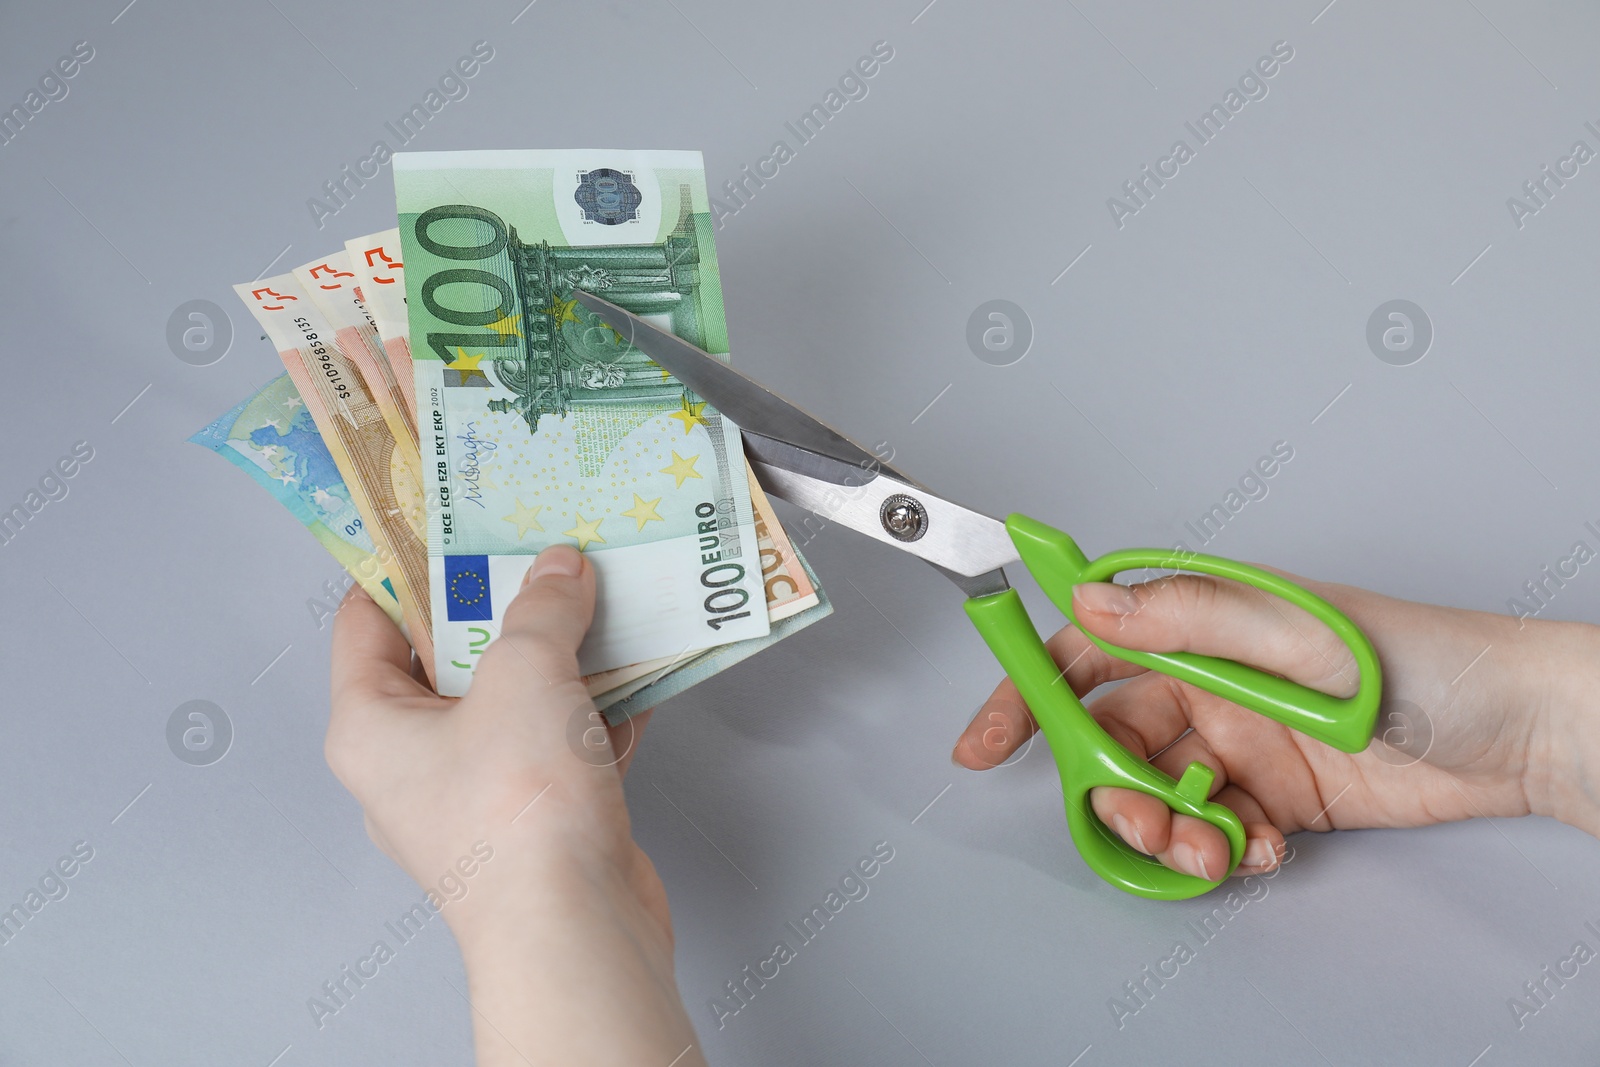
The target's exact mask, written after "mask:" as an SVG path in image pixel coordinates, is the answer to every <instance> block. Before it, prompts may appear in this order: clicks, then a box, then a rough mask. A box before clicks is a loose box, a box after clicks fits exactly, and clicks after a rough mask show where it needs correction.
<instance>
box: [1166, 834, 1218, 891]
mask: <svg viewBox="0 0 1600 1067" xmlns="http://www.w3.org/2000/svg"><path fill="white" fill-rule="evenodd" d="M1172 863H1173V865H1174V866H1176V867H1177V868H1178V870H1180V871H1182V872H1183V873H1184V874H1192V875H1194V876H1195V877H1196V878H1204V879H1205V880H1206V881H1208V882H1209V881H1211V880H1212V878H1211V872H1209V871H1207V870H1206V861H1205V857H1204V856H1202V855H1200V850H1199V849H1197V848H1195V847H1194V846H1193V845H1190V844H1187V843H1185V844H1181V845H1176V846H1174V847H1173V849H1172Z"/></svg>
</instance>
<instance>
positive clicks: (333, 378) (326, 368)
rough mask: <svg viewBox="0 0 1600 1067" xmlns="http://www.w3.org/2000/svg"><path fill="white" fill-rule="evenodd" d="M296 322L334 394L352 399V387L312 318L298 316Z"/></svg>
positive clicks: (344, 398) (343, 398)
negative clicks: (313, 323)
mask: <svg viewBox="0 0 1600 1067" xmlns="http://www.w3.org/2000/svg"><path fill="white" fill-rule="evenodd" d="M294 324H295V325H296V326H298V327H300V333H301V334H302V335H303V336H304V337H305V339H306V346H307V351H309V352H310V353H311V355H312V358H314V359H315V360H316V361H317V364H318V365H319V366H320V367H321V368H322V373H323V374H324V375H326V376H327V379H328V384H329V385H331V386H333V392H334V395H336V396H337V397H338V398H339V399H340V400H349V399H350V387H349V386H347V385H345V383H344V374H343V372H341V371H340V370H339V368H338V367H337V366H335V365H334V362H333V353H332V352H329V351H328V346H327V345H325V344H323V343H322V335H321V334H319V333H317V331H316V328H315V327H313V326H312V325H311V320H310V319H304V318H296V319H295V320H294Z"/></svg>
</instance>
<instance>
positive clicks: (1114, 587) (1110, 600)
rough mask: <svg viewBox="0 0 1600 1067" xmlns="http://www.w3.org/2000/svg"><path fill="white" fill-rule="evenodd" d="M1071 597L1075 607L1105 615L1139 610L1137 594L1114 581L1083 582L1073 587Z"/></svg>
mask: <svg viewBox="0 0 1600 1067" xmlns="http://www.w3.org/2000/svg"><path fill="white" fill-rule="evenodd" d="M1072 599H1073V603H1074V604H1075V605H1076V606H1077V607H1080V608H1084V609H1086V610H1088V611H1098V612H1101V613H1102V614H1106V615H1132V614H1133V613H1134V612H1136V611H1138V610H1139V597H1138V595H1137V594H1135V593H1134V591H1133V590H1132V589H1129V588H1128V587H1127V586H1125V585H1118V584H1116V583H1115V582H1084V583H1083V584H1082V585H1077V586H1074V587H1073V589H1072Z"/></svg>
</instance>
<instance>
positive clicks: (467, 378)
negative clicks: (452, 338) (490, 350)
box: [445, 348, 489, 385]
mask: <svg viewBox="0 0 1600 1067" xmlns="http://www.w3.org/2000/svg"><path fill="white" fill-rule="evenodd" d="M482 359H483V353H482V352H474V353H473V354H472V355H470V356H469V355H467V350H466V349H464V348H457V349H456V358H455V359H453V360H451V361H450V363H449V364H447V365H446V367H445V369H446V370H453V371H455V372H456V373H457V374H459V375H460V377H459V378H458V379H457V381H458V383H459V384H461V385H468V384H470V383H471V382H472V381H473V380H474V379H476V378H482V379H483V384H485V385H488V384H489V376H488V375H487V374H485V373H484V371H483V368H482V367H480V366H478V363H479V361H480V360H482Z"/></svg>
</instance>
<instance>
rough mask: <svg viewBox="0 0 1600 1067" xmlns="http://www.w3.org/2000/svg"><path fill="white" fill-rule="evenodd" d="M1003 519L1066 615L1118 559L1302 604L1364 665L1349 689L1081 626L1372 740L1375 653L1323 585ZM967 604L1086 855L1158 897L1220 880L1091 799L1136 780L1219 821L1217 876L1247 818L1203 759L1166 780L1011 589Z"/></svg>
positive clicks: (1315, 733) (1279, 715)
mask: <svg viewBox="0 0 1600 1067" xmlns="http://www.w3.org/2000/svg"><path fill="white" fill-rule="evenodd" d="M1006 530H1007V532H1008V533H1010V535H1011V540H1012V542H1013V543H1014V544H1015V545H1016V546H1017V551H1018V553H1020V554H1021V556H1022V561H1023V563H1024V564H1026V566H1027V568H1028V570H1029V571H1030V572H1031V573H1032V574H1033V576H1034V579H1035V580H1036V581H1037V582H1038V583H1039V587H1040V588H1041V589H1043V590H1044V593H1045V595H1046V596H1048V597H1049V598H1050V601H1051V602H1052V603H1053V604H1055V606H1056V607H1057V608H1059V609H1060V610H1061V612H1062V614H1064V615H1066V617H1067V618H1068V619H1069V620H1071V621H1073V622H1074V623H1075V622H1076V621H1077V620H1076V619H1075V618H1074V617H1073V614H1072V589H1073V586H1076V585H1078V584H1079V583H1080V582H1101V581H1109V580H1110V579H1111V578H1113V577H1114V576H1116V575H1117V574H1120V573H1122V572H1123V571H1128V570H1138V569H1142V568H1147V567H1149V568H1161V569H1173V570H1184V571H1194V572H1197V573H1201V574H1211V575H1215V576H1217V577H1219V578H1231V579H1234V580H1235V581H1240V582H1244V583H1246V584H1248V585H1251V586H1254V587H1255V588H1257V589H1259V590H1261V591H1262V592H1264V593H1269V594H1272V595H1274V596H1278V597H1282V598H1283V599H1284V600H1287V601H1289V603H1291V604H1294V605H1296V606H1297V607H1301V608H1304V609H1305V610H1306V611H1308V612H1310V613H1311V614H1312V615H1313V616H1314V617H1315V618H1317V619H1318V620H1320V621H1321V622H1323V623H1326V624H1327V625H1328V627H1329V628H1330V629H1332V630H1333V632H1334V634H1336V635H1337V636H1338V638H1339V639H1340V640H1341V641H1343V642H1344V644H1345V646H1346V647H1347V648H1349V649H1350V651H1351V652H1352V653H1353V654H1354V655H1355V659H1356V666H1357V668H1358V669H1359V670H1360V672H1361V682H1360V688H1359V689H1358V691H1357V692H1356V695H1355V696H1353V697H1348V698H1343V699H1341V698H1338V697H1332V696H1329V695H1328V694H1326V693H1320V692H1318V691H1317V690H1315V689H1310V688H1307V687H1306V686H1303V685H1300V684H1298V683H1296V682H1291V681H1289V680H1288V679H1286V678H1281V677H1279V676H1277V675H1274V674H1268V673H1266V672H1265V671H1261V670H1257V669H1256V668H1254V667H1247V666H1245V665H1244V664H1242V663H1235V662H1234V661H1232V660H1226V659H1220V658H1218V657H1215V656H1202V655H1198V654H1196V653H1192V652H1169V653H1154V652H1139V651H1136V650H1133V649H1127V648H1121V647H1119V646H1117V645H1113V644H1111V643H1110V642H1108V641H1103V640H1101V639H1100V638H1098V637H1095V636H1094V635H1093V634H1090V633H1088V631H1084V636H1086V637H1088V638H1089V640H1091V641H1093V642H1094V644H1095V645H1096V646H1098V647H1099V648H1100V649H1101V650H1102V651H1104V652H1106V653H1108V654H1109V655H1112V656H1116V657H1117V658H1119V659H1124V660H1128V661H1129V662H1131V663H1137V664H1139V665H1140V666H1142V667H1147V668H1149V669H1150V670H1153V671H1159V672H1160V673H1162V674H1167V675H1171V676H1172V677H1175V678H1180V679H1182V680H1183V681H1186V682H1189V683H1191V684H1192V685H1195V686H1197V687H1199V688H1201V689H1204V690H1206V691H1207V692H1210V693H1215V694H1216V695H1218V696H1220V697H1223V698H1225V699H1227V700H1231V701H1233V702H1234V703H1236V704H1239V705H1241V706H1242V707H1246V708H1249V709H1250V710H1252V711H1256V712H1260V713H1261V714H1263V715H1266V716H1268V717H1270V718H1273V719H1276V720H1277V721H1278V722H1281V723H1283V724H1284V725H1286V726H1289V727H1291V728H1293V729H1295V730H1298V731H1300V732H1301V733H1304V734H1306V735H1307V736H1310V737H1314V738H1316V739H1317V740H1319V741H1323V742H1326V743H1327V744H1329V745H1332V746H1333V747H1335V748H1338V749H1340V750H1342V751H1345V752H1359V751H1361V750H1362V749H1364V748H1365V747H1366V746H1367V744H1368V743H1369V742H1370V741H1371V740H1372V731H1373V727H1374V726H1375V725H1376V723H1377V717H1378V702H1379V699H1380V698H1381V696H1382V690H1383V676H1382V672H1381V670H1380V669H1379V667H1378V654H1377V652H1376V651H1375V650H1374V649H1373V647H1372V642H1370V641H1368V640H1367V637H1366V635H1365V634H1363V633H1362V632H1361V630H1360V629H1359V628H1358V627H1357V626H1356V625H1355V623H1353V622H1351V621H1350V619H1349V618H1348V617H1347V616H1346V615H1345V614H1344V613H1343V612H1341V611H1340V610H1339V609H1338V608H1335V607H1334V606H1333V605H1332V604H1329V603H1328V602H1327V601H1326V600H1323V599H1322V598H1321V597H1319V596H1317V595H1315V594H1313V593H1310V592H1308V591H1306V590H1305V589H1302V588H1301V587H1300V586H1298V585H1295V584H1294V583H1293V582H1291V581H1289V580H1288V579H1285V578H1280V577H1279V576H1278V575H1276V574H1272V573H1271V572H1269V571H1264V570H1261V569H1260V568H1257V567H1252V566H1250V565H1248V564H1245V563H1235V562H1234V561H1232V560H1227V559H1222V558H1220V557H1217V556H1205V555H1199V554H1195V553H1189V552H1182V551H1174V550H1172V549H1158V548H1133V549H1127V550H1125V551H1121V552H1110V553H1107V554H1106V555H1104V556H1101V557H1100V558H1099V559H1096V560H1094V561H1093V562H1091V561H1090V560H1089V558H1088V557H1087V556H1085V555H1084V554H1083V551H1082V550H1081V549H1079V548H1078V546H1077V544H1076V542H1074V541H1073V540H1072V538H1070V537H1068V536H1067V535H1066V534H1064V533H1062V532H1061V531H1060V530H1056V529H1054V528H1052V527H1050V526H1046V525H1045V524H1044V523H1041V522H1038V521H1036V520H1034V519H1030V518H1028V517H1027V516H1025V515H1011V516H1009V517H1008V518H1007V519H1006ZM966 609H967V615H968V617H970V618H971V619H972V622H973V625H974V626H976V627H977V628H978V632H979V633H980V634H982V635H983V639H984V641H985V642H986V643H987V644H988V646H989V648H990V650H991V651H993V652H994V654H995V657H996V658H997V659H998V660H999V661H1000V665H1001V666H1002V667H1003V668H1005V672H1006V674H1007V675H1009V676H1010V677H1011V680H1012V681H1013V682H1015V683H1016V686H1017V689H1018V690H1019V691H1020V692H1021V693H1022V697H1023V699H1024V700H1026V701H1027V703H1028V707H1029V708H1030V709H1031V710H1032V711H1033V716H1034V718H1035V719H1036V720H1037V721H1038V723H1039V727H1040V729H1042V730H1043V731H1044V734H1045V738H1046V739H1047V740H1048V741H1049V742H1050V748H1051V751H1052V752H1053V753H1054V754H1055V758H1056V765H1057V767H1058V768H1059V769H1060V772H1061V791H1062V795H1063V796H1064V797H1065V799H1066V808H1067V826H1068V828H1069V829H1070V830H1071V831H1072V837H1073V840H1074V841H1075V842H1076V843H1077V846H1078V851H1079V852H1080V853H1081V854H1082V855H1083V858H1084V861H1085V862H1086V863H1088V865H1089V866H1090V867H1091V868H1093V869H1094V871H1095V872H1096V873H1097V874H1099V875H1100V877H1102V878H1104V879H1105V880H1106V881H1108V882H1110V883H1111V884H1112V885H1114V886H1117V887H1118V888H1119V889H1123V890H1126V891H1127V892H1129V893H1136V894H1138V895H1139V896H1143V897H1152V898H1155V899H1158V900H1185V899H1187V898H1189V897H1194V896H1198V895H1200V894H1201V893H1204V892H1207V891H1208V890H1211V889H1213V888H1215V887H1216V886H1217V885H1218V884H1220V881H1221V880H1220V879H1219V881H1218V882H1208V881H1206V880H1205V879H1203V878H1196V877H1194V876H1192V875H1188V874H1182V873H1180V872H1178V871H1174V870H1172V869H1171V868H1169V867H1167V866H1165V865H1164V864H1162V863H1161V862H1160V861H1159V860H1156V859H1154V858H1152V857H1150V856H1146V855H1145V854H1143V853H1142V852H1138V851H1136V850H1135V849H1133V848H1132V847H1131V846H1129V845H1127V844H1125V843H1124V842H1123V841H1122V839H1121V838H1119V837H1117V836H1116V835H1115V834H1113V833H1112V832H1111V831H1110V830H1109V829H1107V828H1106V826H1105V825H1104V824H1103V823H1101V822H1100V820H1099V818H1098V817H1096V816H1095V814H1094V811H1093V809H1092V808H1091V807H1090V805H1089V791H1090V790H1091V789H1094V788H1095V787H1096V786H1121V787H1123V788H1125V789H1137V790H1139V791H1140V792H1142V793H1148V794H1150V795H1151V796H1154V797H1157V798H1159V799H1160V800H1162V801H1163V802H1165V803H1166V805H1167V806H1168V807H1170V808H1171V809H1172V810H1174V811H1178V812H1182V813H1184V814H1186V815H1192V816H1194V817H1195V818H1198V819H1204V820H1205V821H1206V822H1209V823H1211V824H1212V825H1213V826H1216V827H1217V828H1218V829H1219V830H1221V831H1222V832H1223V833H1224V834H1226V835H1227V837H1228V844H1229V858H1228V869H1227V870H1226V871H1224V872H1223V874H1222V878H1223V879H1226V878H1227V877H1228V875H1230V874H1232V873H1233V869H1234V868H1235V867H1237V866H1238V865H1239V860H1240V859H1241V858H1242V856H1243V855H1244V843H1245V835H1244V825H1243V824H1242V823H1241V822H1240V821H1239V817H1238V816H1237V815H1235V814H1234V813H1233V812H1232V811H1231V810H1229V809H1228V808H1226V807H1224V806H1223V805H1221V804H1217V803H1214V802H1212V801H1211V800H1209V799H1208V798H1209V796H1210V793H1211V785H1212V781H1213V778H1214V775H1213V774H1212V772H1211V770H1210V768H1208V767H1206V766H1205V765H1204V764H1201V763H1191V764H1189V767H1188V769H1187V770H1185V771H1184V773H1183V777H1182V779H1180V780H1176V781H1175V780H1174V779H1173V778H1172V777H1171V776H1170V775H1167V774H1165V773H1163V772H1161V771H1159V770H1157V769H1156V768H1155V767H1153V766H1151V765H1150V764H1149V763H1147V762H1145V761H1144V760H1142V759H1139V758H1138V757H1136V756H1134V755H1133V754H1132V753H1130V752H1129V751H1128V750H1127V749H1125V748H1123V747H1122V746H1121V745H1120V744H1118V743H1117V742H1116V741H1115V740H1113V739H1112V738H1111V735H1109V734H1107V733H1106V732H1105V730H1103V729H1102V728H1101V727H1100V724H1099V723H1097V722H1095V721H1094V718H1093V717H1092V716H1090V715H1089V713H1088V711H1086V710H1085V709H1084V706H1083V704H1082V703H1081V702H1080V701H1079V700H1078V697H1077V694H1075V693H1074V692H1073V691H1072V688H1071V687H1070V686H1069V685H1068V684H1067V683H1066V680H1065V678H1064V677H1063V672H1062V670H1061V668H1060V667H1058V666H1057V665H1056V663H1055V660H1053V659H1052V658H1051V656H1050V653H1049V651H1048V650H1047V649H1046V648H1045V646H1044V641H1043V640H1042V639H1041V638H1040V637H1039V632H1038V631H1037V630H1036V629H1034V626H1033V621H1032V620H1031V619H1029V618H1028V612H1027V609H1026V608H1025V607H1023V604H1022V599H1021V597H1019V596H1018V595H1017V591H1016V590H1015V589H1009V590H1007V591H1005V592H1004V593H996V594H994V595H992V596H984V597H974V598H973V599H971V600H968V601H967V603H966Z"/></svg>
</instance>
